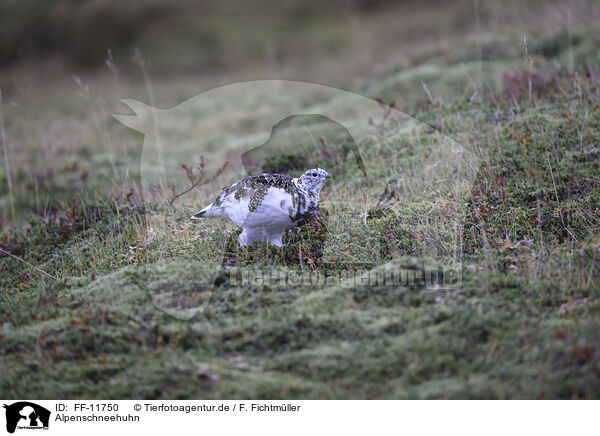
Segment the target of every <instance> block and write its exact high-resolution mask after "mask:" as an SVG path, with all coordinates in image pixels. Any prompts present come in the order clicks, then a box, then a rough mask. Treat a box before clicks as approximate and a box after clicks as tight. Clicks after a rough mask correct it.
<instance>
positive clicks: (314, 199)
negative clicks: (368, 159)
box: [192, 168, 331, 247]
mask: <svg viewBox="0 0 600 436" xmlns="http://www.w3.org/2000/svg"><path fill="white" fill-rule="evenodd" d="M330 177H331V175H330V174H329V173H328V172H327V171H325V170H324V169H321V168H314V169H310V170H308V171H306V172H305V173H304V174H302V176H300V177H298V178H292V177H289V176H286V175H283V174H274V173H266V174H260V175H257V176H249V177H244V178H243V179H240V180H238V181H237V182H235V183H233V184H232V185H230V186H227V187H225V188H223V189H222V190H221V193H220V194H219V196H218V197H217V199H216V200H215V201H213V202H212V203H211V204H209V205H208V206H206V207H205V208H204V209H202V210H201V211H200V212H198V213H196V214H195V215H193V216H192V219H200V218H204V217H220V218H228V219H230V220H231V221H232V222H233V223H234V224H235V225H237V226H238V227H241V228H242V233H241V234H240V236H239V238H238V240H239V242H240V245H250V244H252V243H253V242H255V241H263V242H268V243H270V244H272V245H277V246H279V247H281V246H282V245H283V242H282V240H281V239H282V237H283V232H285V231H286V230H287V229H288V228H290V227H294V226H301V225H303V224H304V223H306V222H308V221H309V220H310V219H311V218H312V217H314V216H315V215H316V214H317V212H318V209H319V194H320V193H321V188H322V187H323V185H324V184H325V181H326V180H327V179H328V178H330Z"/></svg>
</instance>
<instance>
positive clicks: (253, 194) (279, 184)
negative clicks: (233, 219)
mask: <svg viewBox="0 0 600 436" xmlns="http://www.w3.org/2000/svg"><path fill="white" fill-rule="evenodd" d="M270 188H276V189H277V190H279V191H281V192H291V190H293V189H295V188H294V185H293V182H292V178H291V177H289V176H285V175H282V174H272V173H265V174H260V175H257V176H248V177H244V178H243V179H240V180H238V181H237V182H235V183H233V184H231V185H229V186H226V187H224V188H223V189H222V190H221V193H220V194H219V196H218V197H217V198H216V199H215V201H213V202H212V203H211V204H210V205H208V206H207V207H206V208H204V209H202V210H201V211H200V212H198V213H197V214H196V215H194V217H197V218H200V217H202V216H223V214H226V215H229V214H228V213H227V212H226V211H227V210H230V209H231V208H235V209H237V208H243V209H246V211H249V212H256V210H257V209H258V207H259V206H260V205H261V204H262V203H263V201H264V199H265V197H266V196H267V194H268V191H269V189H270Z"/></svg>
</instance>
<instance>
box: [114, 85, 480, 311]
mask: <svg viewBox="0 0 600 436" xmlns="http://www.w3.org/2000/svg"><path fill="white" fill-rule="evenodd" d="M123 103H124V104H125V105H127V106H128V107H129V108H130V109H131V110H132V111H133V112H134V115H114V117H115V118H116V119H117V120H119V121H120V122H121V123H123V124H124V125H126V126H128V127H130V128H131V129H133V130H135V131H137V132H140V133H142V134H143V135H144V144H143V149H142V156H141V163H140V165H141V168H140V170H141V171H140V174H141V188H142V195H143V198H144V202H145V205H146V219H145V224H146V232H145V237H144V241H143V244H144V250H145V253H146V256H148V257H149V261H148V262H147V263H146V266H145V273H144V278H145V285H146V287H147V289H148V292H149V295H150V296H151V298H152V301H153V303H154V304H155V305H156V306H157V307H158V308H160V309H161V310H164V311H165V312H167V313H169V314H170V315H172V316H174V317H177V318H180V319H190V318H192V317H193V316H195V315H196V314H198V313H200V312H202V311H203V310H204V309H205V308H206V307H207V305H208V304H209V303H210V299H211V295H212V293H213V290H216V289H218V287H219V286H229V287H241V288H248V287H253V288H256V287H263V286H267V285H272V284H283V285H287V286H298V285H306V286H308V287H309V288H308V289H310V288H311V287H314V286H316V285H318V286H342V287H353V286H400V287H408V288H412V287H416V288H418V289H434V290H435V289H452V288H456V287H458V286H459V285H460V283H461V278H462V265H461V258H462V229H463V225H464V219H465V214H466V206H465V203H466V202H467V201H468V198H469V196H470V194H471V186H472V183H473V181H474V179H475V176H476V174H477V170H478V168H479V159H478V158H477V156H476V155H475V154H474V153H472V152H470V151H469V150H467V149H466V148H465V147H464V146H462V145H461V144H458V143H457V142H456V141H454V140H452V139H451V138H450V137H448V136H445V135H444V134H442V133H441V132H440V131H439V130H437V129H436V128H435V127H434V126H430V125H428V124H426V123H423V122H420V121H418V120H416V119H415V118H412V117H411V116H409V115H407V114H405V113H403V112H401V111H399V110H398V109H396V108H395V107H394V105H393V104H389V103H386V102H383V101H381V100H375V99H371V98H367V97H364V96H361V95H358V94H355V93H352V92H348V91H344V90H341V89H336V88H331V87H328V86H323V85H318V84H313V83H304V82H295V81H285V80H260V81H252V82H243V83H235V84H231V85H227V86H223V87H220V88H216V89H212V90H209V91H207V92H203V93H201V94H199V95H197V96H195V97H193V98H191V99H189V100H187V101H185V102H183V103H181V104H179V105H177V106H175V107H173V108H171V109H159V108H155V107H151V106H148V105H146V104H144V103H141V102H139V101H136V100H123ZM310 168H323V169H324V170H326V171H327V172H328V173H329V174H330V175H331V178H328V179H327V181H326V182H325V183H324V185H323V189H322V191H321V195H320V206H319V213H318V215H317V216H316V217H315V218H314V219H312V220H310V221H308V222H307V223H306V224H305V225H303V226H302V227H294V228H291V229H289V230H287V231H286V232H285V233H284V235H283V241H282V242H283V246H282V247H278V246H275V245H271V244H268V243H266V242H259V243H255V244H253V245H248V246H240V244H239V242H238V237H239V234H240V232H241V229H239V228H238V227H237V226H236V225H235V224H233V223H232V222H230V221H228V220H224V219H214V218H207V219H201V220H192V219H191V216H192V215H193V214H194V213H196V212H198V211H200V210H201V209H202V208H204V207H205V206H207V205H208V204H210V203H211V202H213V201H214V200H215V199H216V198H217V196H218V195H219V193H220V192H221V189H222V188H224V187H227V186H230V185H231V184H232V183H234V182H235V181H237V180H239V179H241V178H243V177H247V176H249V175H256V174H262V173H279V174H286V175H289V176H291V177H299V176H300V175H302V174H303V173H304V172H305V171H306V170H308V169H310ZM240 195H244V192H241V193H240ZM259 200H260V198H259ZM181 250H183V251H184V253H183V255H182V256H173V253H174V252H177V251H181ZM176 254H178V253H176ZM174 258H175V259H177V260H170V259H174ZM274 258H276V259H277V261H273V260H272V259H274Z"/></svg>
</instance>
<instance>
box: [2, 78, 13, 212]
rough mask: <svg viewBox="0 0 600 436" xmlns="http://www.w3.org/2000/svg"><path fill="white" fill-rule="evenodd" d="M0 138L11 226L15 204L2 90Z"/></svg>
mask: <svg viewBox="0 0 600 436" xmlns="http://www.w3.org/2000/svg"><path fill="white" fill-rule="evenodd" d="M0 136H2V147H3V149H4V167H5V170H6V181H7V183H8V200H9V202H10V214H11V216H12V221H13V224H14V222H15V204H14V201H13V191H12V181H11V179H10V165H9V163H8V144H7V143H6V133H5V132H4V114H3V113H2V90H1V89H0Z"/></svg>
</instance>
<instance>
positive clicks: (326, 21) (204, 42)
mask: <svg viewBox="0 0 600 436" xmlns="http://www.w3.org/2000/svg"><path fill="white" fill-rule="evenodd" d="M597 18H598V5H597V2H593V1H589V0H569V1H567V2H547V1H536V0H534V1H528V2H527V3H526V4H525V3H523V2H520V1H514V0H508V1H497V2H493V1H480V0H456V1H440V0H425V1H392V0H334V1H331V2H322V1H317V0H307V1H303V2H299V1H290V0H285V1H274V0H260V1H256V2H251V3H250V2H245V1H241V0H230V1H225V2H210V1H193V0H179V1H174V2H166V1H161V0H147V1H140V0H134V1H130V2H121V1H118V0H87V1H83V0H57V1H53V2H47V1H44V0H5V1H3V2H2V4H1V5H0V29H1V30H0V66H1V68H2V73H3V74H2V82H0V83H1V84H2V86H3V88H10V87H11V86H16V85H15V84H14V81H15V80H16V79H15V76H14V75H11V72H12V73H13V74H18V73H19V72H21V73H22V69H26V70H27V71H29V72H34V71H35V72H36V73H37V74H40V75H43V76H44V78H45V79H47V78H48V76H52V75H54V74H59V75H60V74H64V73H69V74H67V76H69V75H70V73H71V72H73V71H81V72H83V71H85V72H86V73H92V72H100V71H103V70H107V60H109V61H110V62H111V63H112V64H113V65H114V66H116V67H117V68H118V69H119V71H121V72H123V73H126V72H129V73H131V72H132V70H133V71H135V70H136V65H135V64H134V63H132V62H131V58H132V55H133V50H134V48H138V49H139V51H140V52H141V53H142V55H143V57H144V59H145V60H146V62H147V63H148V64H150V65H151V67H150V70H151V72H152V73H153V74H156V75H170V76H172V75H173V74H187V75H194V76H201V77H206V76H210V75H215V74H224V73H225V74H227V75H228V76H227V79H228V78H232V79H233V78H235V79H236V80H237V79H239V78H240V77H242V78H250V77H257V75H261V74H265V73H268V74H269V75H271V76H273V75H277V76H286V77H287V78H292V77H293V78H296V79H303V80H321V81H334V82H337V83H339V82H345V81H349V80H351V79H353V78H356V77H358V76H361V77H362V76H365V75H366V74H371V73H374V72H378V71H381V69H383V68H386V67H408V66H410V65H411V64H412V63H415V62H419V61H420V60H422V58H423V57H426V56H428V55H430V54H431V53H428V52H425V53H424V52H423V47H424V46H429V47H430V50H434V48H437V49H439V48H440V46H439V45H440V43H442V44H452V43H456V42H457V41H459V40H461V39H464V38H465V37H467V36H468V35H470V34H474V33H477V32H485V33H487V34H492V33H493V32H498V31H503V32H505V33H508V32H510V31H511V30H515V31H519V32H517V33H515V34H514V37H515V40H519V39H522V31H523V30H525V29H528V30H530V31H535V30H539V31H543V30H544V28H546V29H549V28H550V27H552V28H554V26H556V25H560V26H561V27H562V28H563V30H564V31H566V26H567V25H569V23H570V24H571V25H581V24H586V23H588V24H589V23H594V22H596V20H597ZM443 47H444V45H442V48H443ZM481 55H483V56H484V58H485V57H487V58H489V57H490V56H492V57H493V56H494V53H478V52H476V51H473V52H472V53H471V54H470V56H471V57H477V56H481ZM468 56H469V55H468V54H465V59H466V58H467V57H468ZM17 77H18V76H17ZM227 79H222V80H227ZM43 82H44V83H47V81H46V80H43Z"/></svg>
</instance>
